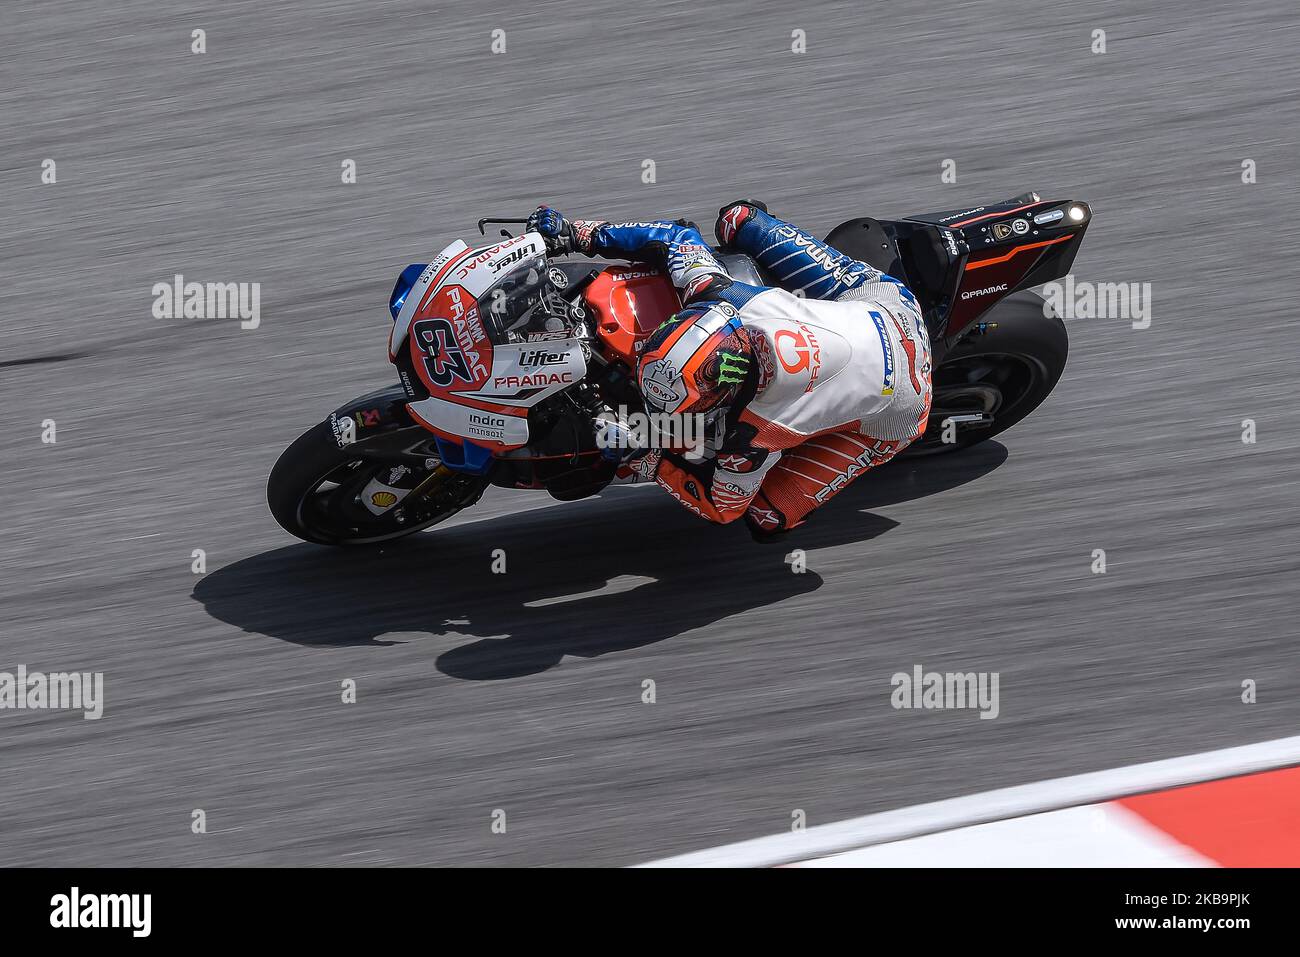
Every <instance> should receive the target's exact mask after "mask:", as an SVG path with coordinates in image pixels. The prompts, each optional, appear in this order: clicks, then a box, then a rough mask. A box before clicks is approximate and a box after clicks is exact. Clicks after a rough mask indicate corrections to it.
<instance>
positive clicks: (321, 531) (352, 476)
mask: <svg viewBox="0 0 1300 957" xmlns="http://www.w3.org/2000/svg"><path fill="white" fill-rule="evenodd" d="M425 435H426V437H427V433H425ZM390 468H391V462H384V461H379V460H375V459H367V458H364V457H362V456H359V455H358V454H357V447H356V446H346V447H341V446H340V445H339V444H338V441H337V440H336V439H335V435H334V429H333V428H332V427H331V424H330V422H329V420H326V421H324V422H320V423H318V424H317V425H315V426H313V427H312V428H311V429H308V430H307V431H306V432H304V433H303V434H302V435H300V436H298V438H297V439H295V440H294V441H293V444H291V445H290V446H289V447H288V448H287V449H285V450H284V452H283V454H281V456H280V458H279V459H278V460H277V461H276V463H275V466H274V467H273V468H272V469H271V476H270V478H269V480H268V481H267V484H266V501H267V504H268V505H269V506H270V508H271V514H272V515H274V516H275V520H276V521H277V522H279V524H280V527H281V528H283V529H284V530H285V531H287V532H289V533H290V534H292V535H295V536H297V537H298V538H301V539H302V540H303V541H306V542H314V543H315V544H318V545H372V544H378V543H381V542H387V541H392V540H393V539H396V538H403V537H405V536H407V535H411V534H414V533H415V532H419V531H422V530H424V529H426V528H429V527H430V526H433V525H436V524H438V523H439V522H443V521H445V520H447V519H448V518H450V517H451V516H452V515H455V514H456V513H457V512H459V511H460V510H461V509H463V508H466V507H468V506H470V505H472V504H474V502H476V501H477V500H478V498H479V496H480V495H482V494H483V489H484V488H486V487H487V484H488V482H487V479H486V478H485V477H481V476H474V475H465V474H462V473H457V472H451V471H450V470H448V469H446V468H445V467H444V466H442V465H441V464H437V465H435V466H434V468H433V469H428V470H425V471H424V472H423V474H420V473H419V472H418V471H415V472H413V473H412V477H413V479H414V482H415V483H417V484H416V487H417V488H419V489H423V490H425V492H423V493H422V494H420V495H418V496H416V494H415V493H412V494H411V495H410V496H408V498H407V499H405V500H403V501H402V502H401V503H400V505H398V506H395V507H394V508H392V509H390V510H388V511H387V512H385V513H383V514H381V515H374V514H373V513H371V512H370V511H369V510H367V509H366V507H365V506H364V505H362V504H361V501H360V493H361V491H362V489H363V488H364V487H365V486H366V485H367V483H368V482H369V481H370V480H371V479H372V478H374V477H375V476H377V475H378V474H380V473H381V472H384V471H387V470H388V469H390ZM426 479H428V481H427V482H426V481H425V480H426ZM430 489H431V490H430Z"/></svg>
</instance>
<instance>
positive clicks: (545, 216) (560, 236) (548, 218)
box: [527, 206, 574, 256]
mask: <svg viewBox="0 0 1300 957" xmlns="http://www.w3.org/2000/svg"><path fill="white" fill-rule="evenodd" d="M527 229H528V231H529V232H530V233H541V235H542V239H543V241H544V242H545V243H546V252H547V254H548V255H551V256H567V255H568V254H569V253H571V252H573V247H574V236H573V224H572V223H570V222H569V221H568V220H567V219H565V218H564V214H563V213H561V212H560V211H559V210H558V209H551V207H549V206H538V207H537V209H535V210H534V211H533V214H532V215H531V216H529V217H528V225H527Z"/></svg>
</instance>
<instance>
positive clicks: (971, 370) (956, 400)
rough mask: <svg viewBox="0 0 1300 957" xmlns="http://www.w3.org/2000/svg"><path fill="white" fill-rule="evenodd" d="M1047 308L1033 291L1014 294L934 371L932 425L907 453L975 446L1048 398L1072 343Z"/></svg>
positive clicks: (1013, 422)
mask: <svg viewBox="0 0 1300 957" xmlns="http://www.w3.org/2000/svg"><path fill="white" fill-rule="evenodd" d="M1044 305H1045V303H1044V300H1043V299H1042V297H1040V296H1038V295H1036V294H1034V293H1031V292H1018V293H1015V294H1013V295H1011V296H1008V297H1007V298H1006V299H1004V300H1003V301H1002V302H1000V303H998V304H997V305H996V306H994V307H993V308H992V309H990V310H989V312H988V314H987V315H986V316H985V317H984V319H983V320H982V321H981V323H980V324H979V325H978V326H977V327H976V328H975V329H973V330H971V332H970V333H968V334H967V335H966V336H964V337H963V338H962V339H961V340H960V341H958V342H957V343H956V344H955V345H954V346H953V347H952V348H951V349H950V350H949V351H948V353H947V354H946V355H944V356H943V358H942V359H941V360H940V361H939V364H938V365H937V366H936V367H935V369H934V376H933V381H934V400H933V402H932V403H931V406H930V421H929V425H928V427H927V428H926V430H925V434H924V435H922V436H921V438H919V439H917V440H916V441H915V442H913V443H912V444H911V445H910V446H908V448H907V449H905V450H904V452H903V453H902V454H903V455H910V456H922V455H937V454H941V453H944V452H953V451H956V450H957V449H964V448H968V447H970V446H972V445H975V444H976V443H977V442H983V441H985V440H986V439H991V438H993V436H995V435H997V434H998V433H999V432H1002V431H1004V430H1006V429H1009V428H1010V427H1011V426H1013V425H1015V424H1016V423H1017V422H1019V421H1020V420H1021V419H1023V418H1024V417H1025V416H1027V415H1029V413H1031V412H1033V411H1034V409H1036V408H1038V406H1039V405H1041V404H1042V403H1043V400H1045V399H1046V398H1047V396H1048V395H1049V394H1051V391H1052V389H1053V388H1055V386H1056V383H1057V381H1058V380H1059V379H1060V378H1061V373H1062V372H1064V371H1065V360H1066V357H1067V355H1068V354H1069V345H1070V343H1069V336H1068V335H1067V334H1066V331H1065V323H1063V322H1062V321H1061V320H1060V318H1059V317H1058V316H1055V315H1050V314H1048V313H1047V310H1046V309H1044ZM945 423H947V424H945ZM945 433H946V435H945ZM945 438H946V439H947V440H946V441H945Z"/></svg>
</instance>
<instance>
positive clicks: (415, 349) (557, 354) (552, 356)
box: [388, 233, 587, 451]
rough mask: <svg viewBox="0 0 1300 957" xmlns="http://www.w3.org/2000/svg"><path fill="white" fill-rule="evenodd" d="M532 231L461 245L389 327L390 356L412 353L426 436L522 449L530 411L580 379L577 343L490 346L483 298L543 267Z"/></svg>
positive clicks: (450, 250) (416, 409)
mask: <svg viewBox="0 0 1300 957" xmlns="http://www.w3.org/2000/svg"><path fill="white" fill-rule="evenodd" d="M545 257H546V249H545V246H544V244H543V241H542V237H541V236H540V235H539V234H537V233H525V234H524V235H522V236H517V237H515V238H513V239H508V240H506V241H505V242H500V243H496V244H494V245H491V246H481V247H479V248H477V249H470V248H469V247H468V246H466V244H465V243H464V242H462V241H460V240H457V241H456V242H454V243H452V244H451V245H450V246H448V247H447V248H446V249H444V250H443V251H442V252H440V253H439V254H438V256H437V258H435V259H434V260H433V262H431V263H429V265H428V266H427V267H425V269H424V272H422V273H421V274H420V278H419V279H417V280H416V282H415V284H414V285H413V286H412V287H411V289H410V291H409V292H408V293H407V296H406V301H405V302H404V303H403V304H402V309H401V311H400V312H399V313H398V315H397V320H396V321H395V322H394V323H393V331H392V335H391V337H390V338H389V342H388V358H389V360H390V361H391V360H395V359H396V358H397V356H398V354H399V352H400V350H402V349H404V348H409V349H410V354H411V360H412V365H413V366H414V368H415V372H416V375H418V376H419V378H420V381H421V382H422V383H423V384H424V387H425V388H426V389H428V391H429V396H428V398H425V399H420V400H418V401H414V402H411V403H409V404H408V405H407V408H408V409H409V410H410V412H411V415H412V416H413V417H414V418H415V419H416V421H418V422H420V423H421V424H422V425H423V426H424V427H425V428H427V429H429V430H430V431H431V432H433V433H435V434H437V435H440V436H442V437H443V438H447V439H451V440H453V441H457V442H460V441H463V440H466V439H468V440H469V441H471V442H473V443H475V444H476V445H482V446H485V447H487V448H490V449H493V450H497V451H504V450H507V449H514V448H518V447H519V446H521V445H524V444H526V443H527V442H528V409H529V408H530V407H531V406H533V405H536V404H537V403H538V402H540V401H542V400H543V399H545V398H547V397H548V396H551V395H554V394H555V393H556V392H560V391H562V390H563V389H567V388H568V387H569V386H571V385H573V384H574V383H575V382H578V381H579V380H580V379H582V377H583V376H584V375H585V374H586V369H587V366H586V359H585V357H584V356H583V352H582V348H581V346H580V343H579V340H577V339H551V340H543V341H534V342H517V343H507V344H501V345H495V346H494V345H493V344H492V342H491V341H490V340H489V338H488V333H487V330H486V329H485V328H484V325H483V322H482V320H481V318H480V316H479V300H480V298H482V296H483V294H484V293H486V292H488V290H490V289H491V288H492V287H493V286H495V285H496V284H497V283H498V282H500V281H501V279H502V278H503V277H505V276H506V275H508V274H509V273H510V272H512V271H513V270H516V269H529V268H539V269H541V270H543V272H544V271H545V269H546V259H545Z"/></svg>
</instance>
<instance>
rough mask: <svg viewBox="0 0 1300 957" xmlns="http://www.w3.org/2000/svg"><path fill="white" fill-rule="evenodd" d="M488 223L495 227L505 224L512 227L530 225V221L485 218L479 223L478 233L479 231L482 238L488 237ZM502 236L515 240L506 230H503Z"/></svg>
mask: <svg viewBox="0 0 1300 957" xmlns="http://www.w3.org/2000/svg"><path fill="white" fill-rule="evenodd" d="M488 223H493V224H494V225H500V224H502V223H505V224H508V225H510V226H527V225H528V220H526V219H496V218H494V217H491V216H487V217H484V218H483V219H480V220H479V221H478V231H479V235H480V236H486V235H487V228H486V227H487V224H488ZM501 235H502V236H505V237H506V238H508V239H513V238H514V237H513V236H511V235H510V233H509V232H508V231H507V230H504V229H503V230H501Z"/></svg>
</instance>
